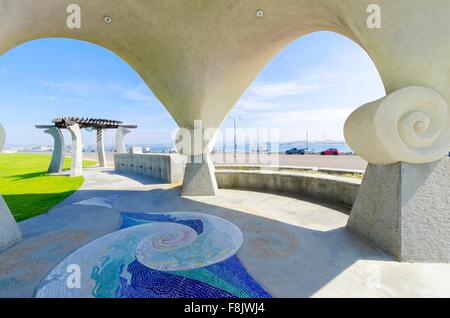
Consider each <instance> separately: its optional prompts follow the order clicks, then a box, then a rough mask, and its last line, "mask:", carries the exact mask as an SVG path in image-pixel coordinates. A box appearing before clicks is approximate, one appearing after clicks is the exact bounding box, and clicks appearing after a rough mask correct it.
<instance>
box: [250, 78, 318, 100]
mask: <svg viewBox="0 0 450 318" xmlns="http://www.w3.org/2000/svg"><path fill="white" fill-rule="evenodd" d="M318 88H319V86H318V85H315V84H305V83H300V82H280V83H265V84H256V85H254V86H252V87H251V88H250V91H249V95H251V96H255V97H258V98H261V99H275V98H279V97H285V96H298V95H302V94H305V93H308V92H311V91H314V90H316V89H318Z"/></svg>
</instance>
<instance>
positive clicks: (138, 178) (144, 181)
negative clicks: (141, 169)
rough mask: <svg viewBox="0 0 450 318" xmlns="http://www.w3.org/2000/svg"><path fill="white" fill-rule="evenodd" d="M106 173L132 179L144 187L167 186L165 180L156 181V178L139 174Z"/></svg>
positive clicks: (113, 171) (110, 171)
mask: <svg viewBox="0 0 450 318" xmlns="http://www.w3.org/2000/svg"><path fill="white" fill-rule="evenodd" d="M104 173H106V174H109V175H120V176H124V177H127V178H130V179H132V180H134V181H137V182H139V183H140V184H142V185H152V184H165V181H163V180H160V179H155V178H151V177H148V176H144V175H139V174H135V173H124V172H120V173H119V172H116V171H115V170H108V171H104Z"/></svg>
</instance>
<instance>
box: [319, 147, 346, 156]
mask: <svg viewBox="0 0 450 318" xmlns="http://www.w3.org/2000/svg"><path fill="white" fill-rule="evenodd" d="M320 154H321V155H322V156H339V155H340V154H341V153H340V152H339V150H337V149H335V148H329V149H327V150H324V151H322V152H321V153H320Z"/></svg>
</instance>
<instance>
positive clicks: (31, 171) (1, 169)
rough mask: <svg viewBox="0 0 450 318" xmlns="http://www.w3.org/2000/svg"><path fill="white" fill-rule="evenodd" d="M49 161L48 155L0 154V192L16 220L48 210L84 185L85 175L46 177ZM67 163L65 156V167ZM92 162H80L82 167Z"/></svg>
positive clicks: (67, 159) (67, 165)
mask: <svg viewBox="0 0 450 318" xmlns="http://www.w3.org/2000/svg"><path fill="white" fill-rule="evenodd" d="M50 160H51V155H47V154H1V155H0V194H2V195H3V198H4V199H5V201H6V203H7V204H8V206H9V208H10V210H11V212H12V214H13V215H14V217H15V218H16V220H17V221H23V220H26V219H29V218H31V217H33V216H36V215H39V214H43V213H45V212H47V211H48V210H50V209H51V208H52V207H53V206H55V205H56V204H58V203H59V202H61V201H62V200H64V199H65V198H67V197H68V196H69V195H71V194H72V193H74V192H75V191H76V190H77V189H78V188H79V187H80V186H81V185H82V184H83V182H84V177H73V178H70V177H65V176H49V175H48V174H47V169H48V166H49V164H50ZM70 162H71V159H70V158H66V160H65V162H64V169H69V168H70ZM95 164H96V162H94V161H83V166H84V167H90V166H93V165H95Z"/></svg>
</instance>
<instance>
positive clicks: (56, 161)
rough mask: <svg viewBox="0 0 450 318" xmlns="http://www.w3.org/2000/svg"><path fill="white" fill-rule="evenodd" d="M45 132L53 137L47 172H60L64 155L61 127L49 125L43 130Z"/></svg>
mask: <svg viewBox="0 0 450 318" xmlns="http://www.w3.org/2000/svg"><path fill="white" fill-rule="evenodd" d="M44 132H45V133H46V134H49V135H50V136H52V137H53V140H54V143H53V154H52V160H51V162H50V166H49V168H48V172H49V173H61V172H62V171H63V168H64V157H65V147H66V146H65V143H64V136H63V134H62V132H61V129H59V128H57V127H51V128H48V129H46V130H44Z"/></svg>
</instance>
